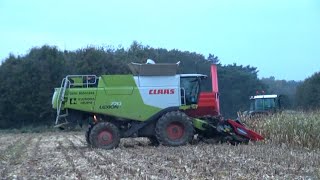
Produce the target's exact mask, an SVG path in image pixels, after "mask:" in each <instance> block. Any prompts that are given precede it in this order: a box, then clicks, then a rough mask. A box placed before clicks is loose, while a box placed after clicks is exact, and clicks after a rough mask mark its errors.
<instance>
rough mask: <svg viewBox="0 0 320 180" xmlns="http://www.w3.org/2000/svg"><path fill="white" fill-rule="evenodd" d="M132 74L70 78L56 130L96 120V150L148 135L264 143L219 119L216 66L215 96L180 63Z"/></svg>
mask: <svg viewBox="0 0 320 180" xmlns="http://www.w3.org/2000/svg"><path fill="white" fill-rule="evenodd" d="M129 68H130V69H131V71H132V74H130V75H102V76H100V77H97V76H95V75H68V76H66V77H65V78H64V79H63V80H62V83H61V87H60V88H56V89H55V92H54V94H53V97H52V106H53V108H54V109H56V110H57V116H56V122H55V124H56V127H64V126H67V125H69V124H73V123H75V122H78V123H80V124H81V123H82V122H83V121H85V120H87V119H88V118H89V119H92V122H90V124H89V125H88V129H87V131H86V133H85V137H86V141H87V143H88V144H89V145H90V146H91V147H97V148H103V149H112V148H116V147H117V146H118V145H119V142H120V138H125V137H147V138H149V139H150V141H151V142H152V144H154V145H157V144H162V145H166V146H180V145H185V144H187V143H188V142H190V141H191V140H193V138H194V135H195V134H197V135H198V137H200V138H202V139H206V138H217V139H218V140H219V141H228V142H230V143H241V142H248V141H249V140H252V141H256V140H261V139H263V138H262V137H261V136H260V135H259V134H257V133H255V132H253V131H251V130H249V129H247V128H246V127H245V126H243V124H241V123H240V122H237V121H233V120H223V118H221V116H220V112H219V111H220V110H219V98H218V83H217V68H216V66H215V65H212V67H211V71H212V72H211V75H212V82H213V83H212V85H213V91H212V92H206V93H204V92H201V93H200V88H201V81H202V80H203V79H205V78H207V76H206V75H203V74H177V69H178V64H167V63H165V64H137V63H131V64H129Z"/></svg>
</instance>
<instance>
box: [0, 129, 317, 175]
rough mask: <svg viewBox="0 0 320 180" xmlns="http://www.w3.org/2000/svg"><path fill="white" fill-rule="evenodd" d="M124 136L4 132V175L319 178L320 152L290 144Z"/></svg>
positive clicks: (0, 160) (0, 171)
mask: <svg viewBox="0 0 320 180" xmlns="http://www.w3.org/2000/svg"><path fill="white" fill-rule="evenodd" d="M148 144H149V141H148V140H147V139H145V138H135V139H133V138H131V139H122V140H121V144H120V147H119V148H117V149H114V150H102V149H92V148H90V147H88V146H87V144H86V142H85V139H84V134H83V133H80V132H73V133H71V132H69V133H65V132H62V133H34V134H33V133H24V134H10V133H2V134H0V178H1V179H320V152H319V151H311V150H307V149H302V148H294V149H293V148H289V147H287V146H285V145H282V146H275V145H270V144H263V143H260V144H249V145H239V146H232V145H228V144H206V143H198V144H195V145H187V146H182V147H164V146H159V147H153V146H150V145H148Z"/></svg>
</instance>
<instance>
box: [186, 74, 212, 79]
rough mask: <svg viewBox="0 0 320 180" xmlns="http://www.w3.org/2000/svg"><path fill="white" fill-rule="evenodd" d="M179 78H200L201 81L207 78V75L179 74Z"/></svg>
mask: <svg viewBox="0 0 320 180" xmlns="http://www.w3.org/2000/svg"><path fill="white" fill-rule="evenodd" d="M180 77H200V78H201V79H203V78H207V77H208V76H207V75H204V74H180Z"/></svg>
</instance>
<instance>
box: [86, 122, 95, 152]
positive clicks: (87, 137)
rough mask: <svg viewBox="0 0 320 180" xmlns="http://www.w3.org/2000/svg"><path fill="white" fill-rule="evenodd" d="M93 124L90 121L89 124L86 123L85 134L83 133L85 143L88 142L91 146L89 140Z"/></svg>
mask: <svg viewBox="0 0 320 180" xmlns="http://www.w3.org/2000/svg"><path fill="white" fill-rule="evenodd" d="M94 125H95V124H93V123H90V124H89V125H88V128H87V130H86V134H85V137H86V141H87V144H88V145H89V146H91V142H90V132H91V130H92V128H93V126H94Z"/></svg>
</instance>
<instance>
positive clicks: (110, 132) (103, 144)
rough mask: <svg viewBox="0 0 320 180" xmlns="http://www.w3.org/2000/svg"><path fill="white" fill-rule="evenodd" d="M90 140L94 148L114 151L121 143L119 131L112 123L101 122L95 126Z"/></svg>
mask: <svg viewBox="0 0 320 180" xmlns="http://www.w3.org/2000/svg"><path fill="white" fill-rule="evenodd" d="M89 140H90V143H91V145H92V147H95V148H102V149H114V148H116V147H118V145H119V143H120V133H119V129H118V127H117V126H115V125H114V124H112V123H110V122H100V123H98V124H96V125H95V126H93V128H92V130H91V132H90V136H89Z"/></svg>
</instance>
